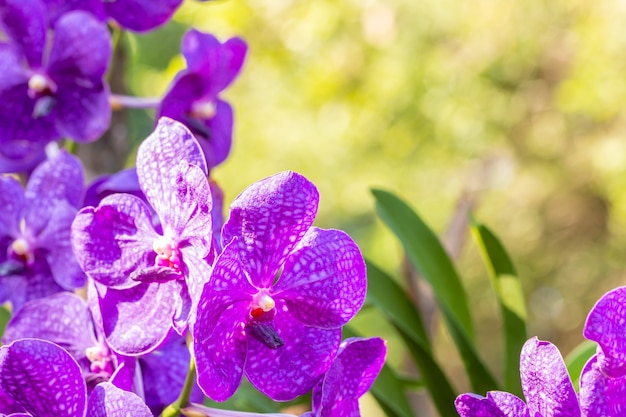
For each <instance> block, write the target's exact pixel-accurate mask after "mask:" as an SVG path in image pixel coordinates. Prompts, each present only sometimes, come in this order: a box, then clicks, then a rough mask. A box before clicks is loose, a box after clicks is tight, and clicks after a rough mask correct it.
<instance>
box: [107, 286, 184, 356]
mask: <svg viewBox="0 0 626 417" xmlns="http://www.w3.org/2000/svg"><path fill="white" fill-rule="evenodd" d="M174 284H175V283H174V282H167V283H164V284H156V283H155V284H143V283H142V284H140V285H138V286H136V287H133V288H129V289H125V290H115V289H112V288H108V289H107V291H106V294H104V295H103V296H100V311H101V314H102V320H103V323H102V324H103V327H104V335H105V337H106V339H107V342H108V344H109V346H110V347H111V349H113V350H114V351H115V352H117V353H120V354H122V355H129V356H137V355H143V354H146V353H149V352H151V351H153V350H155V349H157V348H158V347H159V346H160V345H161V344H162V343H163V341H164V340H165V338H166V337H167V334H168V332H169V330H170V328H171V326H172V316H173V315H174V310H175V302H176V300H175V298H176V296H177V294H176V287H175V286H174Z"/></svg>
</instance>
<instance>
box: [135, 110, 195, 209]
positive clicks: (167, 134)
mask: <svg viewBox="0 0 626 417" xmlns="http://www.w3.org/2000/svg"><path fill="white" fill-rule="evenodd" d="M183 160H184V161H187V163H189V164H192V165H196V166H197V167H199V168H200V169H201V170H202V172H204V173H205V174H206V172H207V169H206V164H205V162H204V158H203V157H202V152H201V151H200V146H199V145H198V142H197V141H196V139H195V138H194V137H193V136H192V134H191V132H189V130H188V129H187V128H186V127H185V126H184V125H182V124H181V123H178V122H176V121H175V120H172V119H168V118H165V117H162V118H161V119H159V122H158V124H157V127H156V128H155V130H154V132H153V133H152V134H151V135H150V136H148V138H147V139H146V140H145V141H144V142H143V143H142V144H141V145H140V146H139V149H138V151H137V177H138V179H139V185H140V187H141V190H142V191H143V192H144V194H145V195H146V198H147V199H148V201H149V202H150V204H151V205H152V207H154V208H155V210H156V211H157V213H163V214H164V213H165V212H166V211H167V210H168V208H170V207H171V206H172V204H174V202H175V201H176V200H177V199H176V196H175V195H174V194H173V191H174V190H175V189H176V188H173V187H172V182H175V181H176V180H177V179H178V176H177V175H176V174H177V172H178V171H179V169H180V168H179V163H180V162H181V161H183Z"/></svg>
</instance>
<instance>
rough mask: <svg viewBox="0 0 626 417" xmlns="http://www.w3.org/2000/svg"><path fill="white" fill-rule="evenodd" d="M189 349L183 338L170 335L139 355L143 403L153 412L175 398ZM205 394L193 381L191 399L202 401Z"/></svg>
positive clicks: (180, 384) (184, 371)
mask: <svg viewBox="0 0 626 417" xmlns="http://www.w3.org/2000/svg"><path fill="white" fill-rule="evenodd" d="M189 358H190V356H189V349H188V348H187V344H186V343H185V338H184V337H180V336H175V335H172V336H170V338H169V339H168V340H167V342H165V344H164V345H163V346H161V347H160V348H159V349H157V350H155V351H154V352H152V353H150V354H148V355H144V356H142V357H140V358H139V364H140V366H141V370H142V374H143V380H144V385H145V395H146V404H147V405H148V407H150V410H152V413H153V414H154V415H155V416H158V415H160V414H161V412H162V411H163V408H164V407H165V406H167V405H168V404H171V403H172V402H174V400H176V398H178V395H179V394H180V391H181V390H182V388H183V385H184V382H185V378H186V376H187V370H188V368H189ZM203 398H204V396H203V395H202V392H201V391H200V388H199V387H198V386H197V385H195V386H194V388H193V391H192V394H191V398H190V401H193V402H202V399H203Z"/></svg>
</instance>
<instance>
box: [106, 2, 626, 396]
mask: <svg viewBox="0 0 626 417" xmlns="http://www.w3.org/2000/svg"><path fill="white" fill-rule="evenodd" d="M625 19H626V3H624V2H620V1H617V0H613V1H611V0H598V1H594V2H589V1H582V0H578V1H576V0H550V1H545V0H524V1H521V0H520V1H492V0H474V1H462V0H384V1H383V0H316V1H306V2H305V1H294V0H254V1H243V0H225V1H211V2H206V3H200V2H196V1H191V0H187V1H186V2H185V3H184V5H183V7H182V8H181V9H180V10H179V11H178V13H177V14H176V16H175V18H174V21H173V22H171V23H170V24H168V25H167V26H166V27H164V28H162V29H160V30H158V31H156V32H154V33H151V34H148V35H131V34H125V35H124V39H123V41H124V47H125V48H126V52H127V56H126V66H127V70H128V72H127V77H126V85H127V88H128V89H129V91H128V92H129V93H131V94H135V95H139V96H160V95H162V94H163V93H164V92H165V91H166V89H167V86H168V84H169V82H170V80H171V79H172V77H173V76H174V75H175V74H176V72H177V71H179V70H180V69H182V68H183V67H184V61H183V59H182V58H181V57H180V56H178V55H177V51H178V47H179V43H180V38H181V36H182V34H183V33H184V32H185V30H186V29H187V28H188V27H189V25H193V26H195V27H196V28H198V29H200V30H202V31H206V32H211V33H213V34H215V35H216V36H218V37H219V38H220V39H221V40H225V39H227V38H229V37H232V36H241V37H243V38H245V39H246V41H247V42H248V44H249V54H248V58H247V62H246V64H245V66H244V69H243V72H242V74H241V76H240V78H239V79H238V80H237V81H236V82H235V83H234V85H233V86H232V87H231V88H229V89H228V90H227V91H226V92H225V93H224V94H223V97H224V98H226V99H228V100H229V101H230V102H231V103H232V105H233V106H234V108H235V111H236V121H235V124H236V126H235V135H234V146H233V150H232V153H231V156H230V158H229V159H228V161H227V162H226V163H224V164H223V165H222V166H220V167H218V168H216V169H215V170H214V171H213V173H212V175H213V177H214V178H215V179H216V180H217V181H218V182H219V184H220V185H221V186H222V188H223V189H224V191H225V194H226V203H227V204H228V203H229V202H230V201H232V199H233V198H234V197H235V196H236V195H237V194H238V193H239V192H240V191H241V190H243V189H244V188H245V187H246V186H247V185H249V184H251V183H252V182H254V181H256V180H258V179H261V178H263V177H266V176H268V175H271V174H274V173H276V172H279V171H282V170H288V169H289V170H295V171H298V172H300V173H302V174H304V175H305V176H307V177H308V178H309V179H310V180H312V181H313V182H314V183H315V184H316V185H317V186H318V187H319V190H320V194H321V203H320V210H319V215H318V220H317V225H318V226H321V227H327V228H340V229H344V230H346V231H348V232H349V233H350V234H351V235H352V236H353V237H354V239H355V240H356V241H357V242H358V243H359V245H360V246H361V248H362V250H363V252H364V253H365V254H366V256H368V257H369V258H371V259H373V260H374V261H375V262H376V263H377V264H379V265H380V266H382V267H383V268H385V269H386V270H387V271H388V272H390V273H393V274H395V275H396V276H398V277H401V276H402V270H401V264H402V258H403V255H402V250H401V247H400V244H399V243H398V242H397V240H396V239H395V238H394V237H393V236H392V235H391V233H390V232H389V231H388V230H387V229H386V228H385V227H384V226H383V225H382V223H381V221H380V220H378V219H377V217H376V214H375V210H374V202H373V198H372V196H371V194H370V192H369V189H370V188H371V187H374V186H375V187H379V188H384V189H388V190H390V191H392V192H394V193H396V194H397V195H399V196H400V197H402V198H403V199H405V200H407V201H409V202H410V203H411V205H412V206H413V207H414V208H415V209H416V210H417V211H418V212H419V213H420V214H421V215H422V217H423V218H424V219H425V220H426V221H427V222H428V223H429V224H430V225H431V227H433V228H434V230H436V231H437V232H438V233H440V234H441V235H443V233H444V232H445V230H446V229H447V227H448V224H449V222H450V221H451V219H452V217H453V216H454V214H455V211H456V208H457V206H458V204H459V201H466V200H467V199H470V200H472V201H474V204H475V208H474V214H475V217H476V218H477V219H479V220H480V221H482V222H484V223H485V224H487V225H488V226H489V227H490V228H491V229H492V230H493V231H494V232H495V233H496V234H497V235H498V236H499V237H500V239H501V240H502V241H503V243H504V244H505V246H506V247H507V249H508V250H509V253H510V255H511V257H512V258H513V260H514V262H515V263H516V265H517V268H518V272H519V274H520V276H521V277H522V280H523V283H524V284H523V285H524V290H525V293H526V297H527V304H528V310H529V318H528V323H529V335H537V336H538V337H539V338H541V339H547V340H550V341H552V342H554V343H555V344H557V346H558V347H559V348H560V349H561V351H562V352H563V353H564V354H565V353H567V352H569V351H570V350H571V349H572V348H573V347H574V346H576V345H577V344H578V343H580V342H581V341H582V340H583V338H582V332H581V331H582V326H583V324H584V321H585V318H586V315H587V313H588V311H589V310H590V308H591V307H592V305H593V304H594V302H595V301H596V300H597V299H598V298H599V297H600V296H601V295H602V294H603V293H604V292H606V291H607V290H609V289H611V288H613V287H615V286H618V285H622V283H623V282H624V264H625V262H624V254H626V117H625V114H626V113H624V112H623V110H622V109H623V107H624V105H625V104H626V76H625V75H626V68H625V67H626V26H624V24H623V22H624V21H625ZM114 92H115V91H114ZM148 115H149V116H150V117H152V116H153V115H152V114H150V113H145V114H144V113H143V112H133V113H132V114H131V115H130V120H131V121H132V125H131V128H130V130H129V136H130V137H131V138H132V139H133V141H134V142H135V143H136V142H137V141H138V140H139V139H141V138H143V137H145V135H146V134H147V133H148V132H149V131H150V128H151V123H152V121H151V120H150V118H149V117H148ZM463 199H466V200H463ZM463 239H464V235H463V234H462V233H461V234H459V233H457V234H456V241H457V243H458V242H463ZM457 265H458V270H459V272H460V274H461V275H462V277H463V278H464V282H465V285H466V288H467V290H468V293H469V296H470V303H471V306H472V308H473V311H474V319H475V321H476V323H475V325H476V328H477V329H478V334H479V342H480V346H481V350H482V352H483V357H484V358H485V359H486V362H487V363H488V364H489V366H490V367H491V368H492V369H494V370H498V367H499V365H500V363H501V361H500V356H501V353H500V352H501V338H500V337H497V336H496V334H497V329H498V326H499V323H500V318H499V314H498V310H497V306H496V304H495V300H494V296H493V292H492V289H491V287H490V284H489V280H488V278H487V271H486V269H485V267H484V265H483V262H482V260H481V258H480V255H479V252H478V250H477V247H476V245H475V243H474V242H473V241H472V240H471V238H467V239H466V240H465V245H463V249H462V251H461V252H460V255H459V257H458V260H457ZM357 327H358V328H359V329H361V330H362V331H363V332H365V333H367V334H369V335H375V334H380V335H383V336H384V337H388V338H389V339H390V363H391V364H392V365H394V366H395V367H398V368H402V367H403V366H404V365H403V355H404V352H403V350H402V347H401V345H400V344H398V343H394V340H395V339H394V335H393V334H392V333H391V330H390V329H388V327H386V326H385V323H384V321H383V320H381V319H380V317H378V316H377V314H376V313H375V312H372V311H371V310H369V311H366V312H364V314H362V315H361V316H360V317H359V318H358V320H357ZM437 345H438V353H439V356H440V359H441V362H442V364H443V366H444V367H445V368H446V369H447V370H449V371H450V372H451V373H453V374H454V375H456V377H453V378H452V380H453V381H454V383H455V384H456V385H455V388H457V389H458V390H459V391H464V390H466V389H468V387H467V383H466V380H465V379H464V377H463V375H462V374H463V371H462V367H461V364H460V362H459V360H458V358H457V356H456V353H455V351H454V348H453V347H452V343H451V342H450V340H449V336H448V335H447V334H446V333H445V331H442V332H439V335H438V337H437Z"/></svg>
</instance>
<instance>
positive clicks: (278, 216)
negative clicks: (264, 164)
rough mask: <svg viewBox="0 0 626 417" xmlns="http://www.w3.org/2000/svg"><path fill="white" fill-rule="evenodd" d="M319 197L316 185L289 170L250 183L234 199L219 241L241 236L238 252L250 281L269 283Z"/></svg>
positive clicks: (312, 214) (307, 222) (304, 227)
mask: <svg viewBox="0 0 626 417" xmlns="http://www.w3.org/2000/svg"><path fill="white" fill-rule="evenodd" d="M318 201H319V193H318V191H317V188H315V185H313V183H311V182H310V181H309V180H307V179H306V178H305V177H303V176H302V175H300V174H297V173H295V172H291V171H286V172H282V173H280V174H276V175H273V176H271V177H268V178H265V179H263V180H261V181H258V182H256V183H254V184H252V185H251V186H250V187H248V188H247V189H245V190H244V191H243V192H242V193H241V194H240V195H239V196H238V197H237V198H236V199H235V201H233V203H232V204H231V206H230V218H229V219H228V221H227V222H226V224H225V225H224V228H223V229H222V242H223V243H225V244H226V243H228V242H230V241H231V240H232V239H234V238H235V237H239V238H240V240H239V241H238V246H239V254H240V255H239V256H240V259H241V262H242V263H243V264H244V265H245V267H244V268H245V270H246V271H247V272H248V274H249V277H250V280H251V282H252V284H253V285H255V286H257V287H266V288H267V287H269V286H270V285H272V283H273V282H274V278H275V277H276V274H277V272H278V270H279V268H280V267H281V266H282V264H283V263H284V262H285V259H286V258H287V256H288V255H289V253H290V252H291V251H292V250H293V248H294V247H295V246H296V244H297V243H298V241H300V239H302V237H303V236H304V234H305V233H306V231H307V230H308V229H309V227H310V226H311V224H312V223H313V220H315V214H316V213H317V204H318Z"/></svg>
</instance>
